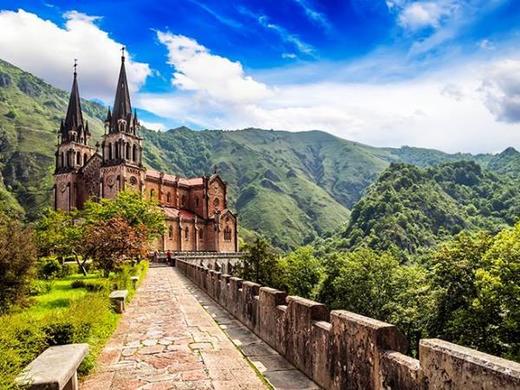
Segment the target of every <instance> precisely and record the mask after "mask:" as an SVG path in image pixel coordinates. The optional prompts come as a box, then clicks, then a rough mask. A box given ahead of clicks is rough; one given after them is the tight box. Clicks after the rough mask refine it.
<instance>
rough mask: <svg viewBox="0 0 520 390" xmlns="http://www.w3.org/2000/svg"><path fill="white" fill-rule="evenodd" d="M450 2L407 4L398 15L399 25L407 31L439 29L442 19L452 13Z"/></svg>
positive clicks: (452, 6) (452, 5)
mask: <svg viewBox="0 0 520 390" xmlns="http://www.w3.org/2000/svg"><path fill="white" fill-rule="evenodd" d="M453 9H454V4H453V3H452V2H443V1H441V2H433V1H428V2H414V3H410V4H407V5H406V6H405V7H404V8H403V9H402V10H401V12H400V14H399V23H400V24H401V26H403V27H404V28H407V29H409V30H418V29H421V28H425V27H432V28H439V26H440V23H441V20H442V18H444V17H447V16H449V15H451V14H452V13H453Z"/></svg>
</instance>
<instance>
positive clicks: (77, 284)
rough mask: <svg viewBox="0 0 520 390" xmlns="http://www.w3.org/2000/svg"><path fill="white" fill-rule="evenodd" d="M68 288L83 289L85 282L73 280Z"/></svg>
mask: <svg viewBox="0 0 520 390" xmlns="http://www.w3.org/2000/svg"><path fill="white" fill-rule="evenodd" d="M70 287H72V288H85V282H84V281H83V280H81V279H78V280H74V281H73V282H72V283H71V284H70Z"/></svg>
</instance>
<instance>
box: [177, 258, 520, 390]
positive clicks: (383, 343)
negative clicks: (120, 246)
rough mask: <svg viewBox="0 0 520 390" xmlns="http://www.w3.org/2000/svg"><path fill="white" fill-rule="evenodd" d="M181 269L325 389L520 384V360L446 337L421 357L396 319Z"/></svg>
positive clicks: (424, 344)
mask: <svg viewBox="0 0 520 390" xmlns="http://www.w3.org/2000/svg"><path fill="white" fill-rule="evenodd" d="M177 267H178V268H179V270H181V271H182V272H183V273H184V274H185V275H186V276H187V277H188V278H189V279H191V280H192V281H193V282H194V283H195V284H197V286H199V287H200V288H201V289H202V290H203V291H205V292H206V293H207V294H208V295H209V296H210V297H211V298H212V299H213V300H215V301H216V302H217V303H219V304H220V305H221V306H222V307H223V308H225V309H226V310H227V311H228V312H229V313H231V314H232V315H233V316H234V317H236V318H237V319H238V320H239V321H240V322H242V323H243V324H244V325H245V326H247V327H248V328H249V329H250V330H251V331H253V332H254V333H255V334H256V335H258V336H259V337H260V338H261V339H262V340H264V341H265V342H266V343H268V344H269V345H270V346H271V347H272V348H274V349H275V350H276V351H278V353H280V354H281V355H282V356H284V357H285V358H286V359H287V360H288V361H289V362H291V363H292V364H293V365H294V366H296V367H297V368H298V369H299V370H300V371H302V372H303V373H304V374H305V375H307V376H308V377H309V378H310V379H312V380H313V381H314V382H316V383H317V384H318V385H320V386H321V387H323V388H325V389H334V390H340V389H341V390H343V389H347V390H348V389H363V390H365V389H375V390H383V389H385V390H389V389H396V390H397V389H399V390H412V389H416V390H426V389H464V390H471V389H484V390H487V389H498V388H500V389H506V390H509V389H520V364H518V363H515V362H511V361H508V360H505V359H501V358H498V357H495V356H491V355H487V354H484V353H481V352H478V351H475V350H472V349H469V348H464V347H461V346H458V345H455V344H451V343H448V342H446V341H442V340H436V339H429V340H421V343H420V348H419V360H417V359H414V358H411V357H409V356H406V355H405V354H404V352H405V351H406V350H407V340H406V339H405V337H404V336H403V335H402V334H401V333H400V332H399V330H398V329H397V328H396V327H395V326H394V325H391V324H388V323H385V322H381V321H378V320H375V319H372V318H368V317H364V316H361V315H358V314H355V313H351V312H348V311H345V310H333V311H332V312H330V313H329V311H328V309H327V308H326V307H325V305H323V304H321V303H317V302H314V301H311V300H308V299H304V298H300V297H296V296H287V295H286V294H285V293H284V292H282V291H278V290H275V289H273V288H269V287H262V286H260V285H259V284H257V283H253V282H248V281H244V280H242V279H240V278H237V277H231V276H229V275H226V274H222V273H221V272H218V271H214V270H208V269H207V268H205V267H203V266H201V265H197V264H194V263H193V262H189V261H184V260H180V259H178V261H177Z"/></svg>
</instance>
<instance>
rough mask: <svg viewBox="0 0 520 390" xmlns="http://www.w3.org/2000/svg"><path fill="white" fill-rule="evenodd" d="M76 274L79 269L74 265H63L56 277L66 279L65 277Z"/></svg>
mask: <svg viewBox="0 0 520 390" xmlns="http://www.w3.org/2000/svg"><path fill="white" fill-rule="evenodd" d="M78 272H79V267H78V265H77V264H76V263H65V264H63V266H62V267H61V270H60V272H59V273H58V277H60V278H66V277H67V276H70V275H73V274H77V273H78Z"/></svg>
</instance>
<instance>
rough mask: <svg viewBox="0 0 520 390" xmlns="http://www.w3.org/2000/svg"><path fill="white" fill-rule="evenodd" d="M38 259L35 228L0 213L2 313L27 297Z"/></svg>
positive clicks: (0, 302) (0, 293) (0, 304)
mask: <svg viewBox="0 0 520 390" xmlns="http://www.w3.org/2000/svg"><path fill="white" fill-rule="evenodd" d="M35 261H36V247H35V245H34V237H33V232H32V230H31V229H30V228H29V227H25V226H23V225H22V224H21V223H20V222H19V221H17V220H14V219H10V218H8V217H7V216H6V215H4V214H0V312H5V311H6V310H8V309H9V307H10V306H11V305H13V304H15V303H18V302H20V301H21V300H22V299H23V298H24V297H25V296H26V294H27V292H28V289H29V286H30V284H31V281H32V280H33V278H34V264H35Z"/></svg>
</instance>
